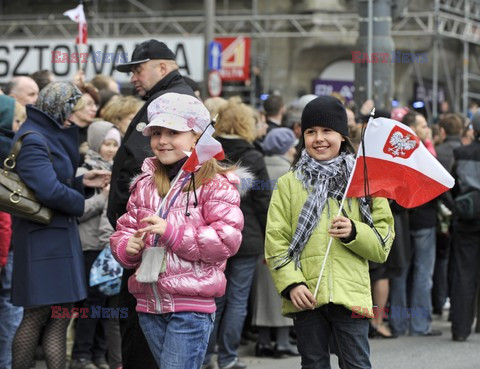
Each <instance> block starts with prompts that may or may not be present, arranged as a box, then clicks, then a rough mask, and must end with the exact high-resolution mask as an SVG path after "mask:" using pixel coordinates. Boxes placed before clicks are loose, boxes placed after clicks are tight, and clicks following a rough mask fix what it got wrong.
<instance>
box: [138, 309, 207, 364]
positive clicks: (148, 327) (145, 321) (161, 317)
mask: <svg viewBox="0 0 480 369" xmlns="http://www.w3.org/2000/svg"><path fill="white" fill-rule="evenodd" d="M138 318H139V321H140V326H141V327H142V331H143V333H144V334H145V337H146V339H147V342H148V346H149V347H150V350H151V351H152V354H153V356H154V358H155V361H156V362H157V364H158V367H159V368H162V369H199V368H200V367H201V366H202V362H203V359H204V357H205V352H206V351H207V345H208V338H209V336H210V333H211V331H212V328H213V322H214V319H215V313H213V314H205V313H196V312H179V313H168V314H145V313H138Z"/></svg>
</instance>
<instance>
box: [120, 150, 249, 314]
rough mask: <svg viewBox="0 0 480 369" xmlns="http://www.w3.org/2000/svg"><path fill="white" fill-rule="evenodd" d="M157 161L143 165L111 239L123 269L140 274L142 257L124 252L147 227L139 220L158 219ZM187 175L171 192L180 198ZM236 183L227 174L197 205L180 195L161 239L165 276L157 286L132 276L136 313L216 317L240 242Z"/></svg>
mask: <svg viewBox="0 0 480 369" xmlns="http://www.w3.org/2000/svg"><path fill="white" fill-rule="evenodd" d="M155 169H156V158H147V159H145V161H144V162H143V165H142V172H143V174H141V175H140V176H138V177H137V178H136V179H135V181H134V182H133V184H132V186H131V189H130V191H131V195H130V199H129V201H128V204H127V213H125V214H124V215H123V216H122V217H121V218H119V219H118V222H117V230H116V232H115V233H114V234H113V235H112V236H111V237H110V244H111V248H112V252H113V255H114V257H115V258H116V259H117V260H118V262H119V263H120V264H122V265H123V266H124V267H125V268H127V269H131V268H137V267H138V266H139V265H140V262H141V253H139V254H138V255H135V256H134V257H132V256H129V255H127V253H126V251H125V249H126V246H127V242H128V239H129V238H130V237H131V236H132V235H133V234H134V233H135V232H136V231H137V229H139V228H142V227H145V226H146V225H147V224H146V223H140V220H141V219H143V218H145V217H147V216H151V215H154V214H156V212H157V211H158V208H159V206H160V204H161V201H162V198H161V197H160V196H159V195H158V191H157V188H156V185H155V182H154V176H153V174H154V172H155ZM184 176H185V174H184V175H183V176H182V177H181V178H180V179H179V181H178V182H177V185H176V186H175V188H174V189H173V190H172V191H171V194H172V195H170V196H169V199H168V200H167V203H169V202H170V198H171V197H173V195H174V194H175V193H176V192H177V190H178V189H179V187H180V184H181V183H182V180H183V178H185V177H184ZM238 183H239V179H238V177H237V176H236V175H235V174H234V173H233V172H229V173H227V174H226V175H220V174H217V175H216V177H215V178H214V180H213V181H211V182H209V183H208V184H204V185H203V186H201V187H200V188H198V189H197V190H196V192H197V198H198V204H197V206H196V207H195V206H194V200H195V198H194V196H193V193H192V192H190V195H189V199H188V212H189V213H190V215H189V216H187V215H186V210H187V193H186V192H183V191H182V192H180V194H179V196H178V198H177V199H176V200H175V202H174V203H173V205H172V206H171V208H170V210H169V213H168V216H167V219H166V220H167V228H166V231H165V233H164V234H163V236H162V237H160V239H159V241H158V242H159V244H160V245H161V246H163V247H165V248H166V255H167V256H166V270H165V272H164V273H161V274H160V276H159V278H158V280H157V282H156V283H141V282H138V281H137V279H136V274H134V275H132V276H131V277H130V279H129V281H128V290H129V291H130V293H132V294H133V295H134V296H135V297H136V299H137V308H136V310H137V311H139V312H142V313H153V314H163V313H171V312H179V311H195V312H203V313H212V312H214V311H215V310H216V306H215V300H214V298H215V297H219V296H222V295H223V294H224V293H225V287H226V279H225V275H224V273H223V271H224V270H225V265H226V260H227V259H228V258H229V257H231V256H233V255H234V254H235V253H236V252H237V251H238V248H239V247H240V244H241V241H242V233H241V232H242V229H243V214H242V212H241V210H240V194H239V192H238V190H237V188H236V187H235V184H238ZM154 238H155V235H154V234H151V233H149V234H147V235H146V236H145V238H144V242H145V247H146V248H147V247H151V246H152V244H153V242H154Z"/></svg>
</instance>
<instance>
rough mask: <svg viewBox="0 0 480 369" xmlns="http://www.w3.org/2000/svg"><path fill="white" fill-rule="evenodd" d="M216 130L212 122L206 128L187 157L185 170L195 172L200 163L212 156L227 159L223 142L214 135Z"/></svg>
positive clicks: (184, 165)
mask: <svg viewBox="0 0 480 369" xmlns="http://www.w3.org/2000/svg"><path fill="white" fill-rule="evenodd" d="M214 132H215V128H213V126H212V125H211V124H210V125H209V126H208V127H207V128H206V129H205V131H204V132H203V134H202V136H201V137H200V139H199V140H198V142H197V144H196V145H195V148H194V149H193V151H192V154H191V155H190V157H189V158H188V159H187V161H186V162H185V164H183V170H184V171H185V172H190V173H193V172H195V168H196V167H197V166H198V165H199V164H203V163H205V162H206V161H207V160H210V159H211V158H215V159H217V160H223V159H225V153H224V152H223V148H222V145H221V143H220V142H218V141H217V140H216V139H214V138H213V137H212V135H213V133H214Z"/></svg>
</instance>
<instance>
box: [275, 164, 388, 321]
mask: <svg viewBox="0 0 480 369" xmlns="http://www.w3.org/2000/svg"><path fill="white" fill-rule="evenodd" d="M307 196H308V193H307V191H306V190H305V189H304V188H303V186H302V184H301V183H300V181H298V180H297V179H296V178H295V174H294V173H293V172H288V173H287V174H285V175H284V176H282V177H280V179H279V180H278V182H277V188H276V189H275V190H274V192H273V196H272V200H271V202H270V207H269V210H268V218H267V229H266V238H265V257H266V260H267V264H268V266H269V268H270V271H271V274H272V276H273V280H274V283H275V286H276V288H277V291H278V292H279V293H282V291H284V290H285V289H286V288H287V287H289V286H290V285H292V284H296V283H305V284H306V285H307V286H308V288H309V290H310V291H311V292H312V294H313V293H314V291H315V286H316V284H317V279H318V276H319V274H320V269H321V266H322V263H323V259H324V256H325V252H326V250H327V245H328V240H329V235H328V228H329V226H330V223H331V219H333V218H334V217H335V216H336V215H337V214H338V209H339V201H337V200H334V199H331V198H329V199H328V204H329V205H330V206H329V208H330V209H329V210H330V214H329V215H328V214H327V212H328V206H327V204H326V205H325V207H324V209H323V213H322V216H321V218H320V221H319V223H318V225H317V228H316V229H315V230H314V231H313V233H312V235H311V237H310V239H309V241H308V242H307V244H306V245H305V248H304V249H303V252H302V255H301V257H300V261H301V265H302V269H300V268H297V269H295V263H294V262H293V261H292V262H290V263H288V264H287V265H285V266H284V267H282V268H280V269H278V270H276V269H273V263H274V257H275V256H277V255H279V254H281V253H283V252H285V251H286V250H287V249H288V246H289V244H290V240H291V239H292V237H293V235H294V233H295V229H296V227H297V223H298V217H299V215H300V211H301V210H302V207H303V205H304V203H305V201H306V200H307ZM344 209H345V211H346V213H347V215H348V218H350V219H351V220H352V221H353V222H354V224H355V228H356V231H357V234H356V237H355V239H354V240H352V241H351V242H349V243H346V244H344V243H342V242H341V241H340V240H338V239H335V238H334V239H333V243H332V246H331V248H330V253H329V255H328V260H327V264H326V266H325V270H324V273H323V277H322V280H321V282H320V287H319V290H318V294H317V296H316V300H317V307H320V306H322V305H325V304H328V303H329V302H332V303H334V304H338V305H343V306H345V307H346V308H347V309H349V310H352V311H359V313H360V314H362V315H365V316H369V317H371V316H372V315H373V312H372V296H371V292H370V276H369V272H368V260H371V261H374V262H376V263H383V262H385V260H386V259H387V257H388V253H389V251H390V248H391V247H392V243H393V239H394V227H393V216H392V213H391V211H390V206H389V204H388V201H387V200H386V199H384V198H378V197H377V198H373V206H372V218H373V221H374V224H375V227H376V229H377V230H378V232H379V234H380V236H381V237H382V239H383V240H384V245H382V242H381V241H380V240H379V238H378V237H377V236H376V234H375V232H374V231H373V229H372V228H370V227H369V226H368V225H367V224H365V223H363V222H362V221H361V214H360V208H359V205H358V201H357V199H352V200H351V207H349V205H348V201H345V205H344ZM295 312H298V310H297V309H296V308H295V306H294V305H293V303H292V302H291V301H290V300H287V299H285V298H283V309H282V313H283V315H287V316H288V315H290V316H291V314H292V313H295Z"/></svg>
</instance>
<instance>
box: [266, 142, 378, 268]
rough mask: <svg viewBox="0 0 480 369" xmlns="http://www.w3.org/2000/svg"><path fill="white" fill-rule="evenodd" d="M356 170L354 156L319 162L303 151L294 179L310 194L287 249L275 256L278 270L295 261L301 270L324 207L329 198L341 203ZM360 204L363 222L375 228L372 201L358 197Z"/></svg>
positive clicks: (342, 156)
mask: <svg viewBox="0 0 480 369" xmlns="http://www.w3.org/2000/svg"><path fill="white" fill-rule="evenodd" d="M354 167H355V156H354V155H353V154H349V153H346V152H343V151H342V152H341V153H340V155H338V156H337V157H335V158H333V159H330V160H325V161H317V160H315V159H313V158H312V157H310V155H308V154H307V151H306V150H305V149H304V150H303V151H302V155H301V157H300V160H299V161H298V162H297V164H296V165H295V167H294V168H293V171H294V172H295V177H296V178H297V179H298V180H299V181H300V182H302V185H303V188H305V189H306V190H307V191H308V192H309V193H308V197H307V200H306V201H305V204H304V205H303V208H302V211H301V212H300V216H299V218H298V224H297V229H296V230H295V234H294V235H293V238H292V241H291V242H290V246H289V247H288V250H287V251H286V252H285V253H283V254H280V255H278V256H276V259H277V260H276V262H275V264H274V268H275V269H280V268H281V267H283V266H285V265H287V264H288V263H289V262H290V261H292V260H293V261H294V262H295V268H297V267H299V268H301V265H300V255H301V254H302V251H303V248H304V247H305V245H306V244H307V241H308V240H309V238H310V236H311V234H312V232H313V230H314V229H315V227H316V226H317V224H318V221H319V219H320V216H321V215H322V211H323V208H324V206H325V204H327V207H329V205H328V201H327V198H328V197H331V198H334V199H337V200H339V201H340V200H341V199H342V198H343V194H344V193H345V190H346V187H347V183H348V179H349V178H350V173H351V172H352V170H353V168H354ZM359 202H360V211H361V213H362V218H363V221H364V222H365V223H367V224H368V225H369V226H370V227H373V220H372V215H371V213H370V206H369V202H368V201H367V199H365V198H363V197H362V198H359ZM348 206H349V208H350V207H351V199H348ZM327 214H330V208H328V212H327Z"/></svg>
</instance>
